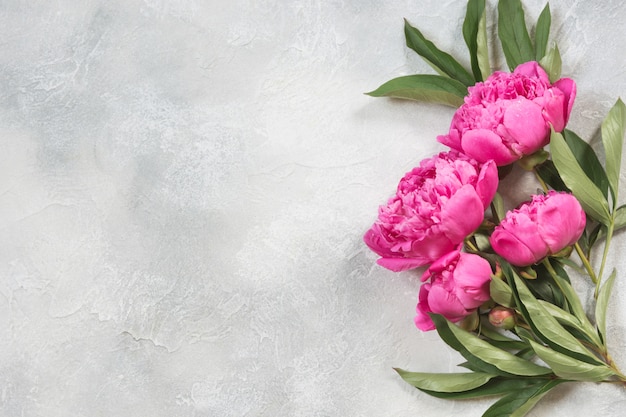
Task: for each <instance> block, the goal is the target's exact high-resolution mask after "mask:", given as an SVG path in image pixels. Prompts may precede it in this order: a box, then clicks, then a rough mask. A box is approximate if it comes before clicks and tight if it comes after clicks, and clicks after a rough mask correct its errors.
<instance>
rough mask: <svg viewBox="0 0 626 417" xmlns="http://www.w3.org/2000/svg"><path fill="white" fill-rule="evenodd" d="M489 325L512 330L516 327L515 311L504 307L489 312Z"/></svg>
mask: <svg viewBox="0 0 626 417" xmlns="http://www.w3.org/2000/svg"><path fill="white" fill-rule="evenodd" d="M489 323H491V324H492V325H493V326H495V327H498V328H501V329H504V330H510V329H512V328H513V327H515V311H514V310H512V309H510V308H506V307H502V306H497V307H494V308H492V309H491V311H490V312H489Z"/></svg>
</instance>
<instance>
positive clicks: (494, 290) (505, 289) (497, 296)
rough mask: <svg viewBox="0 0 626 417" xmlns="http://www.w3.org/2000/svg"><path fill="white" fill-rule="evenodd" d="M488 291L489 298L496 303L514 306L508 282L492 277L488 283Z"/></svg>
mask: <svg viewBox="0 0 626 417" xmlns="http://www.w3.org/2000/svg"><path fill="white" fill-rule="evenodd" d="M489 291H490V294H491V299H492V300H493V301H495V302H496V303H498V304H500V305H503V306H505V307H513V306H515V300H514V299H513V290H511V287H509V286H508V284H507V283H506V282H504V281H502V280H501V279H499V278H494V279H492V280H491V282H490V283H489Z"/></svg>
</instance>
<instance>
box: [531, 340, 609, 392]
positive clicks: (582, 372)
mask: <svg viewBox="0 0 626 417" xmlns="http://www.w3.org/2000/svg"><path fill="white" fill-rule="evenodd" d="M529 343H530V345H531V346H532V348H533V350H534V351H535V353H536V354H537V356H539V358H540V359H541V360H542V361H544V362H545V363H547V364H548V366H550V368H552V370H553V371H554V373H555V374H556V375H558V376H560V377H561V378H565V379H571V380H573V381H590V382H598V381H602V380H604V379H606V378H608V377H609V376H611V375H614V372H613V371H612V370H611V368H609V367H608V366H606V365H604V364H602V365H593V364H590V363H587V362H583V361H579V360H578V359H575V358H572V357H571V356H568V355H564V354H562V353H560V352H557V351H555V350H553V349H550V348H548V347H545V346H543V345H540V344H539V343H535V342H533V341H532V340H530V341H529Z"/></svg>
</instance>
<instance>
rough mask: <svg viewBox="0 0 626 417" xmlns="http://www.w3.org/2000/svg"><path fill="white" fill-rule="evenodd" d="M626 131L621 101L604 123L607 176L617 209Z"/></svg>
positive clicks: (603, 139) (624, 110) (625, 108)
mask: <svg viewBox="0 0 626 417" xmlns="http://www.w3.org/2000/svg"><path fill="white" fill-rule="evenodd" d="M625 130H626V106H624V103H623V102H622V100H621V99H617V102H616V103H615V105H614V106H613V107H612V108H611V110H609V114H608V115H607V116H606V117H605V118H604V120H603V121H602V144H603V145H604V153H605V154H606V176H607V177H608V179H609V184H611V189H612V190H613V208H614V209H615V208H616V207H617V190H618V187H619V173H620V169H621V166H622V145H623V143H624V133H625Z"/></svg>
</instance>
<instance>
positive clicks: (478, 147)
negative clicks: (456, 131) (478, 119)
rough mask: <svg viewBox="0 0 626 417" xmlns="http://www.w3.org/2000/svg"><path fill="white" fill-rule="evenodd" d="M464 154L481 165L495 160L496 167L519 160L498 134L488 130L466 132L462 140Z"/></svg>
mask: <svg viewBox="0 0 626 417" xmlns="http://www.w3.org/2000/svg"><path fill="white" fill-rule="evenodd" d="M461 144H462V147H463V149H462V150H463V152H465V154H467V155H468V156H471V157H472V158H474V159H475V160H477V161H478V162H481V163H485V162H487V161H489V160H493V161H494V162H495V163H496V165H498V166H502V165H508V164H510V163H512V162H515V161H516V160H518V159H519V156H517V155H515V154H513V153H512V152H511V150H510V149H509V148H507V147H506V146H505V145H504V143H502V138H501V137H500V136H498V135H497V134H496V133H494V132H492V131H491V130H487V129H475V130H470V131H467V132H465V134H464V135H463V138H462V140H461Z"/></svg>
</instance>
